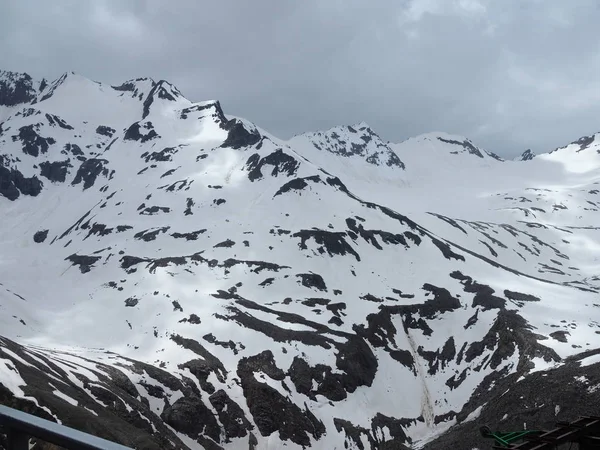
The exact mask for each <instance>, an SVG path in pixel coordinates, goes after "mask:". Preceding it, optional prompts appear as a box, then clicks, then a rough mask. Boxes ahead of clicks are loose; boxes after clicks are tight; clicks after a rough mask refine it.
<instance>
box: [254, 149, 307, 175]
mask: <svg viewBox="0 0 600 450" xmlns="http://www.w3.org/2000/svg"><path fill="white" fill-rule="evenodd" d="M265 166H272V167H273V169H272V170H271V176H274V177H276V176H277V175H279V174H285V175H287V176H292V175H294V174H295V173H296V171H297V170H298V167H300V163H299V162H298V161H296V159H295V158H294V157H293V156H290V155H288V154H287V153H285V152H284V151H283V150H282V149H277V150H275V151H274V152H273V153H271V154H269V155H267V156H264V157H262V158H261V157H260V155H259V154H258V153H255V154H253V155H252V156H250V158H248V161H247V162H246V170H247V171H248V179H249V180H250V181H256V180H259V179H261V178H262V177H263V173H262V169H263V168H264V167H265Z"/></svg>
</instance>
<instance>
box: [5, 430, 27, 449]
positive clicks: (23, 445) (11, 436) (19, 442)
mask: <svg viewBox="0 0 600 450" xmlns="http://www.w3.org/2000/svg"><path fill="white" fill-rule="evenodd" d="M7 438H8V450H29V436H27V435H26V434H25V433H23V432H21V431H19V430H16V429H15V428H9V429H8V433H7Z"/></svg>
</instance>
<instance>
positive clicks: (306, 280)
mask: <svg viewBox="0 0 600 450" xmlns="http://www.w3.org/2000/svg"><path fill="white" fill-rule="evenodd" d="M296 276H297V277H300V283H301V284H302V286H304V287H307V288H315V289H318V290H319V291H327V285H326V284H325V280H323V277H322V276H321V275H318V274H316V273H312V272H311V273H299V274H297V275H296Z"/></svg>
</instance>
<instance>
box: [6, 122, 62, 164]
mask: <svg viewBox="0 0 600 450" xmlns="http://www.w3.org/2000/svg"><path fill="white" fill-rule="evenodd" d="M38 128H39V127H38V126H37V125H25V126H22V127H21V128H19V134H18V135H17V136H13V141H17V140H20V141H21V145H22V149H23V153H25V154H27V155H31V156H36V157H37V156H39V155H40V154H44V153H47V152H48V148H49V147H50V146H51V145H53V144H55V143H56V141H55V140H54V138H51V137H48V138H44V137H42V136H40V135H39V134H38V133H37V130H38Z"/></svg>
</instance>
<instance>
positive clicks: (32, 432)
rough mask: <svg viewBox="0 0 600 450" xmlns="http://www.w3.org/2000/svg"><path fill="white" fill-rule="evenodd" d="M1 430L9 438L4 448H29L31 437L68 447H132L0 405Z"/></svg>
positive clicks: (113, 449)
mask: <svg viewBox="0 0 600 450" xmlns="http://www.w3.org/2000/svg"><path fill="white" fill-rule="evenodd" d="M0 429H2V430H3V431H4V432H5V433H6V435H7V438H8V447H7V449H6V450H29V439H30V438H32V437H34V438H38V439H40V440H42V441H45V442H49V443H51V444H54V445H58V446H60V447H64V448H66V449H69V450H131V448H129V447H125V446H124V445H120V444H116V443H114V442H111V441H107V440H106V439H101V438H99V437H96V436H92V435H91V434H87V433H84V432H82V431H79V430H75V429H74V428H69V427H66V426H64V425H59V424H57V423H54V422H50V421H49V420H45V419H42V418H40V417H36V416H33V415H31V414H27V413H24V412H22V411H18V410H16V409H12V408H9V407H7V406H4V405H0Z"/></svg>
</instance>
